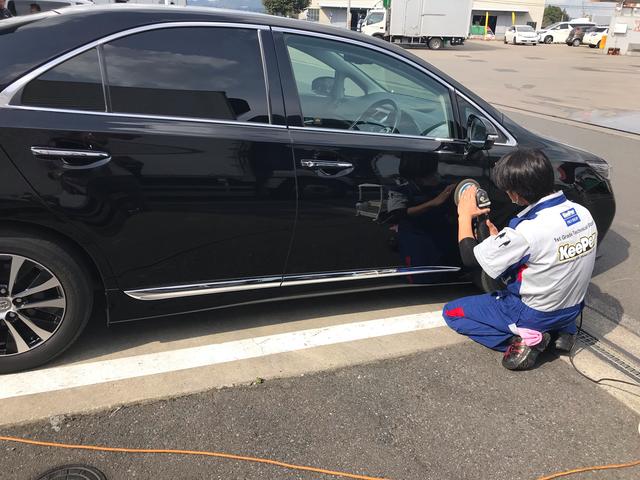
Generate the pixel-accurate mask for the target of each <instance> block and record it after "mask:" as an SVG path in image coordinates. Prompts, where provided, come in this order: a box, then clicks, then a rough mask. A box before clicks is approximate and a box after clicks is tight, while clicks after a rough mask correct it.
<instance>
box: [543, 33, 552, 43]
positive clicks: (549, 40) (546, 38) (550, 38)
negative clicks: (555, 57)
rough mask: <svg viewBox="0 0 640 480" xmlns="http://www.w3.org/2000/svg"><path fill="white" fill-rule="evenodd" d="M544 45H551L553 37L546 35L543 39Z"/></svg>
mask: <svg viewBox="0 0 640 480" xmlns="http://www.w3.org/2000/svg"><path fill="white" fill-rule="evenodd" d="M544 43H546V44H547V45H548V44H550V43H553V37H552V36H551V35H547V36H546V37H544Z"/></svg>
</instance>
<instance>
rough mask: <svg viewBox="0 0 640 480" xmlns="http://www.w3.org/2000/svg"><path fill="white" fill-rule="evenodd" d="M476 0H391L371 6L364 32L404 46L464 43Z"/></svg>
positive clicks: (434, 47) (430, 46) (440, 45)
mask: <svg viewBox="0 0 640 480" xmlns="http://www.w3.org/2000/svg"><path fill="white" fill-rule="evenodd" d="M472 6H473V0H391V5H390V8H374V9H371V10H369V13H368V14H367V17H366V18H365V21H364V24H363V26H362V33H365V34H367V35H371V36H374V37H379V38H384V39H386V40H388V41H390V42H392V43H397V44H399V45H402V46H413V47H420V46H428V47H429V48H432V49H434V50H437V49H439V48H442V47H443V46H444V45H445V44H447V43H448V44H450V45H462V44H463V43H464V41H465V40H466V38H467V37H468V36H469V25H470V24H471V8H472Z"/></svg>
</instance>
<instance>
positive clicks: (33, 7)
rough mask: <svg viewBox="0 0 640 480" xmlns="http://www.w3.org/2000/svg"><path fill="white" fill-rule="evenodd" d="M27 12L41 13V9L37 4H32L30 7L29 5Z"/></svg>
mask: <svg viewBox="0 0 640 480" xmlns="http://www.w3.org/2000/svg"><path fill="white" fill-rule="evenodd" d="M29 11H30V12H31V13H39V12H41V11H42V9H41V8H40V5H38V4H37V3H32V4H31V5H29Z"/></svg>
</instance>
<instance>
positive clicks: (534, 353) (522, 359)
mask: <svg viewBox="0 0 640 480" xmlns="http://www.w3.org/2000/svg"><path fill="white" fill-rule="evenodd" d="M549 342H551V335H549V334H548V333H546V332H545V333H543V334H542V341H541V342H540V343H539V344H537V345H534V346H533V347H529V346H527V345H525V344H524V342H523V341H522V338H520V337H519V336H515V337H514V338H513V340H512V342H511V344H510V345H509V347H508V348H507V351H506V352H504V357H502V366H503V367H504V368H506V369H507V370H529V369H530V368H532V367H533V366H534V365H535V363H536V360H537V359H538V355H539V354H540V352H544V351H545V349H546V348H547V347H548V346H549Z"/></svg>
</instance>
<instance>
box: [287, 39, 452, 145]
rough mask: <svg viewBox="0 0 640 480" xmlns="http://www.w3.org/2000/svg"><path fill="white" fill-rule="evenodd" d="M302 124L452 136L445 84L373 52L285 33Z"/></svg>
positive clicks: (340, 43)
mask: <svg viewBox="0 0 640 480" xmlns="http://www.w3.org/2000/svg"><path fill="white" fill-rule="evenodd" d="M285 42H286V45H287V50H288V52H289V57H290V59H291V66H292V70H293V75H294V77H295V81H296V85H297V87H298V94H299V97H300V104H301V107H302V113H303V116H304V120H305V124H306V125H312V126H314V127H323V128H334V129H335V128H338V129H345V130H347V129H350V130H355V131H365V132H373V133H387V134H393V133H395V134H403V135H421V136H428V137H437V138H452V132H453V114H452V109H451V102H450V97H449V90H448V88H447V87H445V86H443V85H442V84H440V83H439V82H438V81H436V80H434V79H433V78H431V77H430V76H428V75H427V74H425V73H423V72H421V71H419V70H417V69H415V68H413V67H411V66H410V65H407V64H406V63H405V62H403V61H401V60H398V59H395V58H393V57H391V56H389V55H386V54H384V53H381V52H377V51H375V50H372V49H369V48H365V47H361V46H357V45H353V44H349V43H344V42H339V41H334V40H327V39H322V38H317V37H308V36H302V35H294V34H287V35H285Z"/></svg>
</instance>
